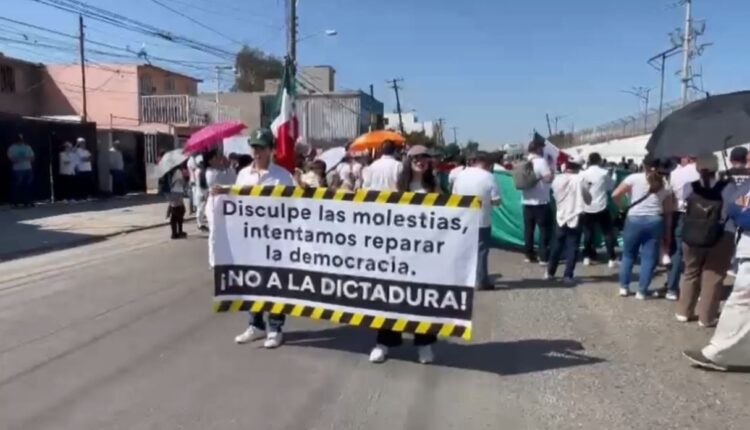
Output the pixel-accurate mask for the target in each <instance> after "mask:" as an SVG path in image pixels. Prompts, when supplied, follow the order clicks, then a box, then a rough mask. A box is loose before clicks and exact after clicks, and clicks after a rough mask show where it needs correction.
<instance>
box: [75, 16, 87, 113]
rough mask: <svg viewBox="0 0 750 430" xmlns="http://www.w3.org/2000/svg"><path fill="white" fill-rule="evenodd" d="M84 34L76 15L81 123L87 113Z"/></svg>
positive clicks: (80, 20)
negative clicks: (81, 108) (81, 107)
mask: <svg viewBox="0 0 750 430" xmlns="http://www.w3.org/2000/svg"><path fill="white" fill-rule="evenodd" d="M84 40H85V37H84V33H83V15H78V54H79V56H80V60H81V98H82V105H83V115H82V116H81V122H86V121H88V117H89V112H88V104H87V100H86V56H85V54H84V45H83V43H84Z"/></svg>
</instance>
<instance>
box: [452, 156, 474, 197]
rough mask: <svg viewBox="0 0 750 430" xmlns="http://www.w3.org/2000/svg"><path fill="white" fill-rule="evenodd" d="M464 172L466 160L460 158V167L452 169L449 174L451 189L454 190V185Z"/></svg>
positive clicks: (462, 157)
mask: <svg viewBox="0 0 750 430" xmlns="http://www.w3.org/2000/svg"><path fill="white" fill-rule="evenodd" d="M472 161H473V160H472ZM464 170H466V158H465V157H464V156H460V157H459V159H458V166H456V167H454V168H452V169H451V171H450V172H448V185H449V186H450V188H451V189H453V184H454V183H455V182H456V178H457V177H458V175H459V174H460V173H461V172H463V171H464Z"/></svg>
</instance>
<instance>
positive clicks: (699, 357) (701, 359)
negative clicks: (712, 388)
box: [682, 351, 727, 372]
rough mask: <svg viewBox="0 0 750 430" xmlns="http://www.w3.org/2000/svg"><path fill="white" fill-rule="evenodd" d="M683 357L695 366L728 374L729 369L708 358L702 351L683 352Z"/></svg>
mask: <svg viewBox="0 0 750 430" xmlns="http://www.w3.org/2000/svg"><path fill="white" fill-rule="evenodd" d="M682 355H684V356H685V358H687V359H688V360H690V362H692V363H693V365H695V366H697V367H701V368H703V369H711V370H718V371H719V372H726V371H727V368H726V367H724V366H721V365H719V364H716V363H714V362H713V361H711V360H709V359H708V358H706V356H705V355H703V353H702V352H701V351H682Z"/></svg>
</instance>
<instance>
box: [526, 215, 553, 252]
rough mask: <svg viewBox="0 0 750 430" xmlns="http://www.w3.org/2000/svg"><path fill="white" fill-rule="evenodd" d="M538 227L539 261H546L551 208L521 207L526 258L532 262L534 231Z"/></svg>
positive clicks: (550, 230) (549, 236) (549, 237)
mask: <svg viewBox="0 0 750 430" xmlns="http://www.w3.org/2000/svg"><path fill="white" fill-rule="evenodd" d="M537 226H539V238H540V241H541V243H540V245H539V260H541V261H548V258H549V242H550V239H551V236H552V208H551V207H550V205H549V204H546V205H524V206H523V239H524V245H525V246H524V251H525V254H526V258H528V259H530V260H534V259H535V258H536V254H535V253H534V229H535V228H536V227H537Z"/></svg>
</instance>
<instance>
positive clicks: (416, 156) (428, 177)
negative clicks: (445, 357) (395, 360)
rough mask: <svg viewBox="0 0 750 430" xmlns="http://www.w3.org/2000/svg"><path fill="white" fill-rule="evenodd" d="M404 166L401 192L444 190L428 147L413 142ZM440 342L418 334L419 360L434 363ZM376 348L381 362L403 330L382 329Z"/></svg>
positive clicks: (375, 355) (375, 359)
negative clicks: (434, 348) (433, 345)
mask: <svg viewBox="0 0 750 430" xmlns="http://www.w3.org/2000/svg"><path fill="white" fill-rule="evenodd" d="M403 164H404V168H403V170H402V173H401V177H400V178H399V180H398V191H399V192H413V193H441V189H440V185H438V182H437V178H436V177H435V172H434V170H433V166H432V156H431V155H430V153H429V151H428V150H427V148H426V147H424V146H422V145H414V146H413V147H411V148H410V149H409V152H407V154H406V158H405V159H404V163H403ZM436 341H437V336H435V335H434V334H415V335H414V346H416V347H417V349H418V351H419V362H420V363H422V364H428V363H432V362H433V361H434V360H435V355H434V352H433V350H432V344H434V343H435V342H436ZM375 342H376V344H375V347H374V348H373V349H372V351H370V361H371V362H372V363H382V362H384V361H385V359H386V358H387V355H388V349H389V348H395V347H397V346H401V344H402V343H403V337H402V335H401V333H400V332H397V331H393V330H386V329H380V330H378V334H377V337H376V340H375Z"/></svg>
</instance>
